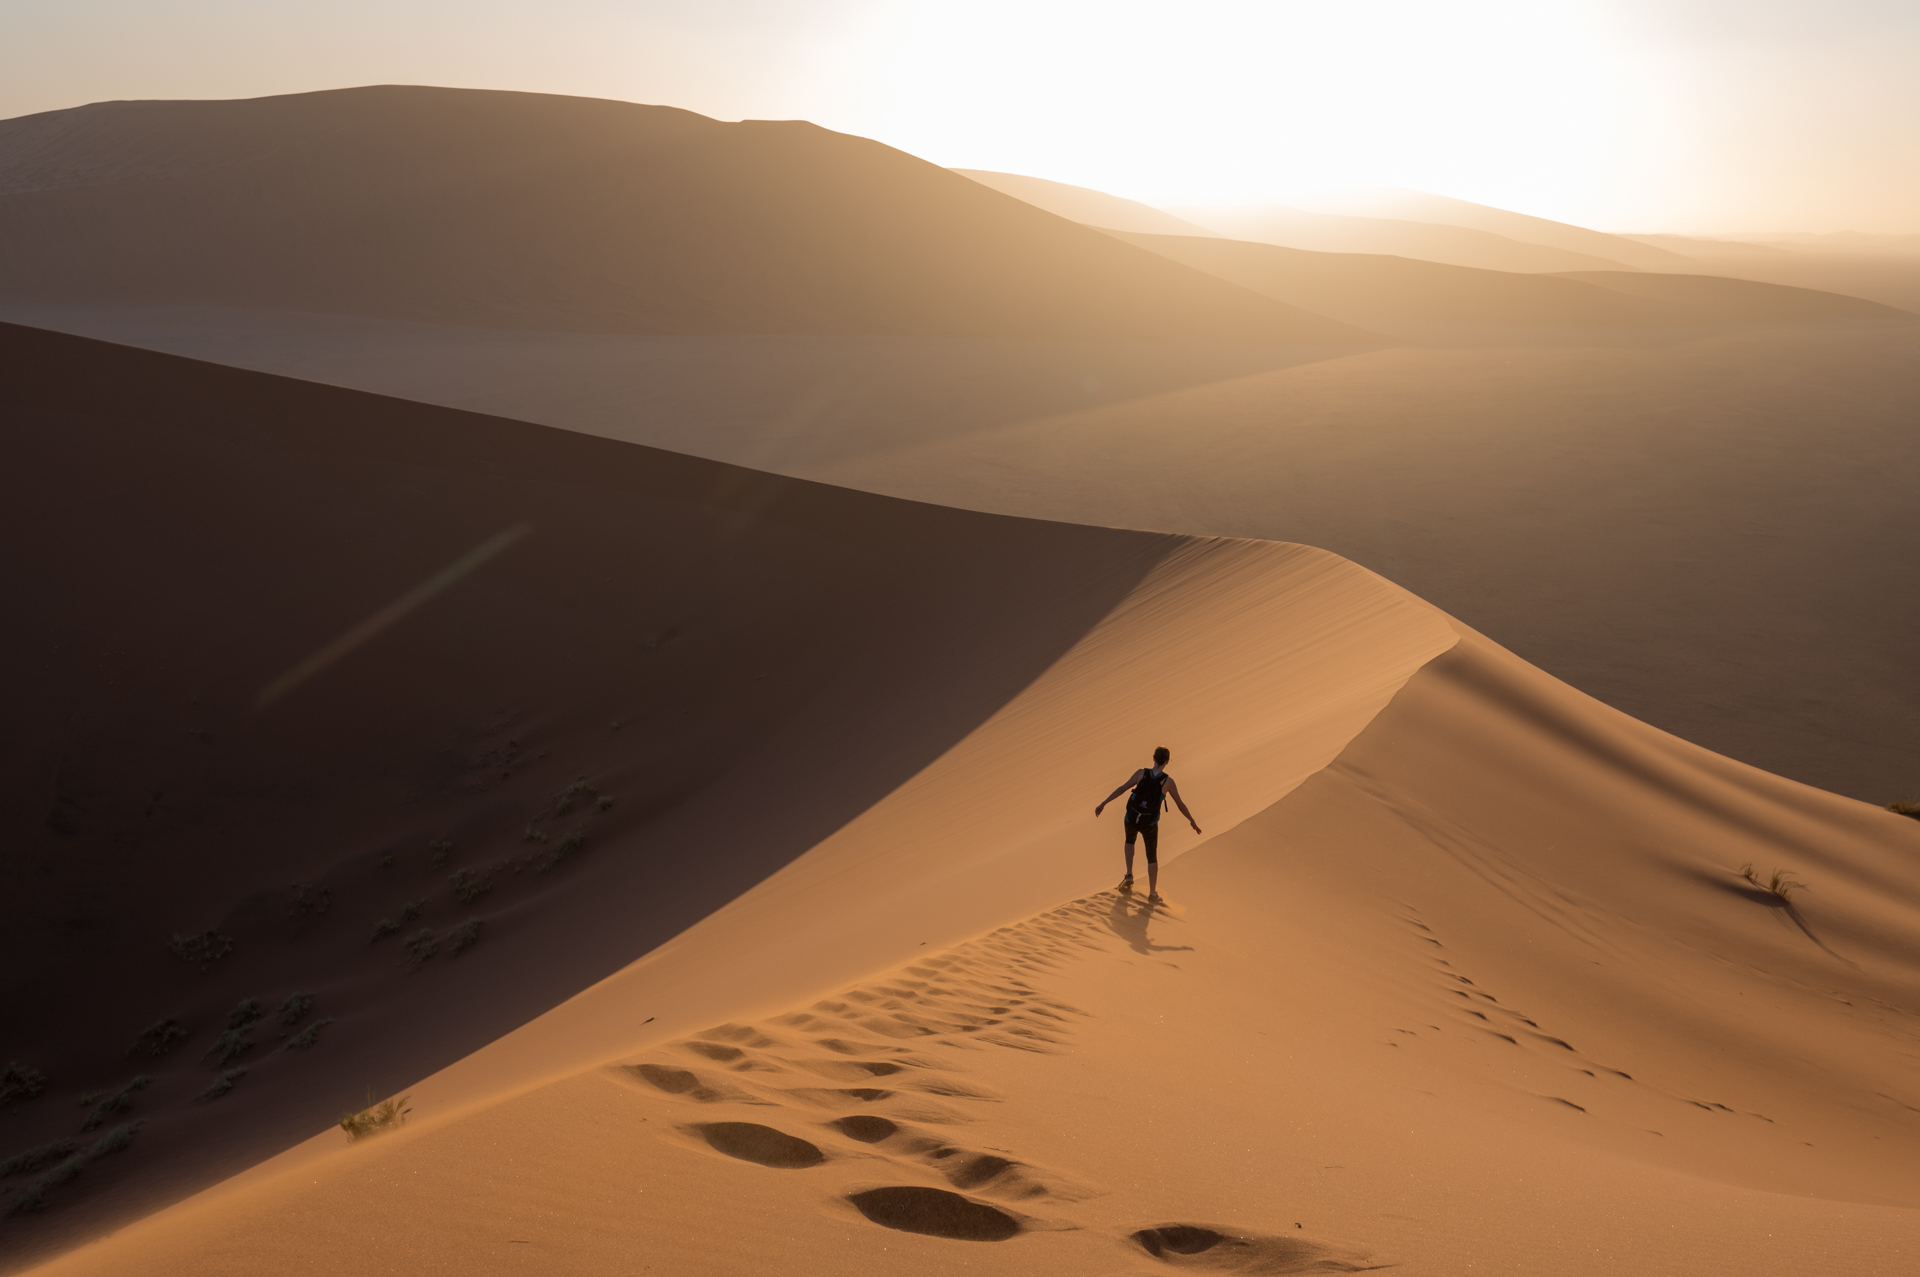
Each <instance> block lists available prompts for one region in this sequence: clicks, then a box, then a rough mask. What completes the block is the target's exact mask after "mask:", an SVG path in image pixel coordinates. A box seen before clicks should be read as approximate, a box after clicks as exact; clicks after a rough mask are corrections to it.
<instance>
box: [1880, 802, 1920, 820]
mask: <svg viewBox="0 0 1920 1277" xmlns="http://www.w3.org/2000/svg"><path fill="white" fill-rule="evenodd" d="M1887 810H1888V811H1890V812H1892V813H1893V814H1894V815H1896V816H1911V817H1913V818H1914V819H1915V820H1920V803H1888V804H1887Z"/></svg>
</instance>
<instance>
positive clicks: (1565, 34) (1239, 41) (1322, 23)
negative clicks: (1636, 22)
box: [831, 0, 1659, 216]
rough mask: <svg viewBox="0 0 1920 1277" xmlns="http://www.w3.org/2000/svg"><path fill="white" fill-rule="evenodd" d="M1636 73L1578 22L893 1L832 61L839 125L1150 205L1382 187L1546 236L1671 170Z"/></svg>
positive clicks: (1204, 4) (1559, 16) (1454, 14)
mask: <svg viewBox="0 0 1920 1277" xmlns="http://www.w3.org/2000/svg"><path fill="white" fill-rule="evenodd" d="M1640 56H1643V55H1633V54H1629V53H1628V52H1627V51H1626V47H1625V45H1624V43H1623V42H1620V41H1618V40H1616V39H1614V38H1612V37H1611V33H1610V32H1609V31H1608V29H1607V25H1606V23H1605V21H1604V20H1603V17H1602V15H1601V13H1600V12H1599V10H1598V9H1597V8H1595V7H1593V6H1590V5H1587V4H1584V3H1573V4H1566V3H1556V4H1542V3H1539V2H1538V0H1453V2H1446V0H1321V2H1318V3H1300V2H1298V0H1264V2H1263V0H1189V2H1187V3H1179V4H1169V3H1164V2H1163V0H979V2H977V3H972V4H967V5H964V6H958V5H953V4H948V3H935V2H934V0H901V2H898V3H891V4H887V5H884V6H881V7H878V8H876V9H874V10H870V11H869V16H868V18H867V19H866V20H865V22H864V24H863V25H861V26H860V27H859V28H858V30H857V32H856V33H855V34H854V35H853V37H852V39H850V40H849V41H848V42H846V43H844V44H840V45H839V46H838V47H837V49H836V51H835V54H834V56H833V58H832V60H833V62H834V64H835V70H836V71H837V73H838V75H839V77H840V83H841V86H842V94H843V97H842V102H843V103H844V115H843V116H842V117H841V118H838V119H836V120H833V121H831V123H833V124H834V125H835V127H839V128H844V129H848V130H850V131H855V132H861V133H865V134H867V135H869V136H873V137H877V138H880V139H881V140H883V141H886V142H889V143H892V144H894V145H897V146H900V147H902V148H904V149H906V150H910V151H913V152H915V153H916V154H919V155H923V156H926V157H928V158H930V159H934V160H937V161H938V162H940V163H943V164H949V165H953V166H956V167H971V168H992V169H1002V170H1008V171H1014V172H1022V173H1030V174H1034V175H1037V176H1042V177H1050V178H1054V179H1056V180H1060V181H1068V182H1076V183H1079V184H1081V185H1087V186H1094V187H1098V188H1100V189H1103V190H1108V191H1112V192H1114V193H1115V194H1121V195H1127V196H1131V197H1133V198H1136V199H1144V200H1147V201H1150V202H1216V201H1217V202H1242V201H1256V200H1271V199H1275V198H1277V197H1280V196H1282V195H1283V194H1284V193H1285V192H1286V191H1288V190H1292V189H1302V188H1311V187H1320V186H1381V185H1384V186H1409V187H1417V188H1420V189H1423V190H1431V191H1440V192H1445V193H1448V194H1452V195H1456V196H1460V197H1463V198H1467V199H1476V200H1481V201H1484V202H1488V203H1496V204H1502V205H1504V206H1507V207H1517V208H1523V209H1525V210H1527V211H1530V212H1537V213H1544V214H1547V215H1549V216H1550V215H1552V213H1553V211H1554V210H1555V209H1556V208H1569V207H1574V206H1579V207H1581V208H1583V209H1585V210H1588V211H1589V212H1591V211H1592V210H1593V209H1594V208H1595V207H1596V205H1599V206H1604V205H1605V204H1607V203H1608V202H1609V201H1608V200H1607V198H1606V192H1607V190H1608V189H1609V188H1610V187H1614V186H1617V184H1618V183H1619V182H1620V181H1621V180H1622V179H1623V178H1624V177H1625V176H1626V173H1625V170H1626V168H1627V167H1628V166H1630V165H1631V166H1634V167H1636V168H1640V169H1644V167H1645V166H1646V165H1647V164H1648V161H1649V160H1650V159H1651V158H1652V156H1651V155H1650V152H1652V151H1657V150H1658V149H1659V148H1658V145H1657V141H1656V136H1657V135H1656V130H1655V128H1654V127H1653V126H1654V123H1655V116H1656V115H1657V103H1656V102H1655V101H1654V93H1653V90H1652V89H1651V88H1650V87H1649V86H1650V84H1651V83H1652V77H1651V76H1649V75H1648V73H1647V71H1648V68H1646V67H1645V66H1644V65H1643V64H1642V63H1641V62H1639V61H1637V60H1636V59H1637V58H1638V57H1640Z"/></svg>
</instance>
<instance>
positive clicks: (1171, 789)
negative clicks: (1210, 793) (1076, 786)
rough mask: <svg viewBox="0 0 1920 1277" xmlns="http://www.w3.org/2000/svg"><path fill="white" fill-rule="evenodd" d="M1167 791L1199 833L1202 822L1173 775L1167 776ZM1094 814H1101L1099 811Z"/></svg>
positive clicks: (1194, 829) (1195, 831) (1194, 830)
mask: <svg viewBox="0 0 1920 1277" xmlns="http://www.w3.org/2000/svg"><path fill="white" fill-rule="evenodd" d="M1167 793H1168V794H1170V795H1172V797H1173V802H1174V805H1175V806H1176V807H1178V808H1179V809H1180V814H1181V815H1182V816H1185V817H1186V818H1187V823H1188V824H1189V825H1192V826H1193V832H1194V833H1196V834H1197V833H1199V832H1200V822H1199V821H1197V820H1195V819H1194V818H1193V813H1192V812H1190V811H1188V810H1187V800H1186V799H1184V798H1182V797H1180V786H1178V785H1176V784H1175V783H1174V780H1173V777H1171V776H1169V777H1167ZM1094 814H1095V815H1099V813H1098V812H1095V813H1094Z"/></svg>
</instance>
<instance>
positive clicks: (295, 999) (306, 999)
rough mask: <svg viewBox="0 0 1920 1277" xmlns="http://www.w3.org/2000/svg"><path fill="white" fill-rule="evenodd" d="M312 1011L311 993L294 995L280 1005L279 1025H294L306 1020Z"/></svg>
mask: <svg viewBox="0 0 1920 1277" xmlns="http://www.w3.org/2000/svg"><path fill="white" fill-rule="evenodd" d="M312 1010H313V995H312V994H311V993H296V994H294V995H293V996H291V997H289V998H288V999H287V1000H286V1001H285V1002H282V1003H281V1004H280V1023H282V1024H286V1025H294V1024H298V1023H300V1021H302V1020H304V1019H306V1018H307V1015H308V1013H309V1012H311V1011H312Z"/></svg>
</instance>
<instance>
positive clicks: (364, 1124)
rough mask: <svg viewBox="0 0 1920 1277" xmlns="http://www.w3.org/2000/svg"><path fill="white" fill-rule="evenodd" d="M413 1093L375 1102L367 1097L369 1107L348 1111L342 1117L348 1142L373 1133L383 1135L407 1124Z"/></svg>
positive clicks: (364, 1137) (341, 1127)
mask: <svg viewBox="0 0 1920 1277" xmlns="http://www.w3.org/2000/svg"><path fill="white" fill-rule="evenodd" d="M412 1098H413V1097H412V1096H411V1095H403V1096H401V1097H400V1098H399V1099H397V1100H381V1101H380V1102H379V1103H378V1104H375V1103H373V1097H372V1096H371V1095H369V1096H368V1097H367V1107H365V1108H363V1109H361V1110H360V1111H359V1112H358V1113H348V1114H346V1115H344V1116H343V1117H341V1119H340V1129H341V1130H343V1131H345V1132H346V1133H347V1140H348V1142H350V1143H352V1142H357V1141H360V1140H363V1139H366V1138H367V1137H369V1136H372V1135H383V1134H385V1133H386V1132H388V1131H392V1130H398V1129H399V1128H400V1127H402V1126H404V1125H406V1122H407V1114H408V1113H411V1112H412V1111H413V1110H412V1109H409V1108H408V1107H407V1101H408V1100H410V1099H412Z"/></svg>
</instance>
